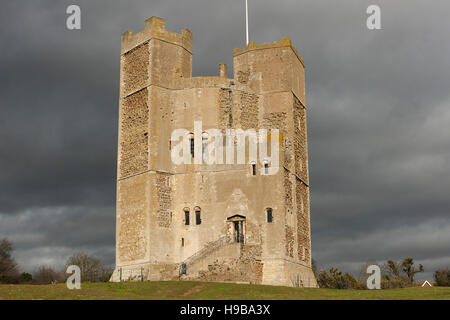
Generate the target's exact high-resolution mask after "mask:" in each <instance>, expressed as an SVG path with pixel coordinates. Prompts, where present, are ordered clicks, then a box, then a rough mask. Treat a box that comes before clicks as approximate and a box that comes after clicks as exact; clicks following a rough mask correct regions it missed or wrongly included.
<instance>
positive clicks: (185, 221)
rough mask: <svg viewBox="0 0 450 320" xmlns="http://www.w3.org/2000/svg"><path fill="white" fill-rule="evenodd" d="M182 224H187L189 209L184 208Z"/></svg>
mask: <svg viewBox="0 0 450 320" xmlns="http://www.w3.org/2000/svg"><path fill="white" fill-rule="evenodd" d="M184 224H185V225H186V226H188V225H189V210H184Z"/></svg>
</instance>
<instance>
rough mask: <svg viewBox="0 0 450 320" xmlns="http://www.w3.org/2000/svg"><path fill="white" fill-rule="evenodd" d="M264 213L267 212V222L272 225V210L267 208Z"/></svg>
mask: <svg viewBox="0 0 450 320" xmlns="http://www.w3.org/2000/svg"><path fill="white" fill-rule="evenodd" d="M266 211H267V222H268V223H272V221H273V213H272V208H267V209H266Z"/></svg>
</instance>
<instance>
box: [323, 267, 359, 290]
mask: <svg viewBox="0 0 450 320" xmlns="http://www.w3.org/2000/svg"><path fill="white" fill-rule="evenodd" d="M317 283H318V284H319V287H321V288H329V289H362V288H363V286H362V285H361V284H360V283H359V282H358V280H356V279H355V278H354V277H353V276H352V275H351V274H350V273H345V274H342V272H340V271H339V270H338V269H337V268H335V267H332V268H331V269H330V271H328V272H327V271H326V270H320V272H319V274H318V276H317Z"/></svg>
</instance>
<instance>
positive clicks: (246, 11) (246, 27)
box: [245, 0, 248, 45]
mask: <svg viewBox="0 0 450 320" xmlns="http://www.w3.org/2000/svg"><path fill="white" fill-rule="evenodd" d="M245 31H246V35H247V37H246V39H247V45H248V1H247V0H245Z"/></svg>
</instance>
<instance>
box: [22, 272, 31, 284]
mask: <svg viewBox="0 0 450 320" xmlns="http://www.w3.org/2000/svg"><path fill="white" fill-rule="evenodd" d="M32 280H33V276H32V275H31V274H29V273H28V272H22V273H21V274H20V276H19V282H20V283H29V282H31V281H32Z"/></svg>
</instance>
